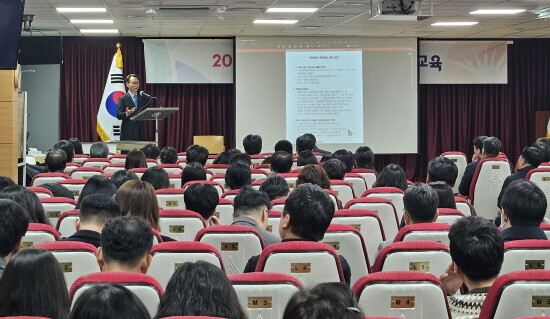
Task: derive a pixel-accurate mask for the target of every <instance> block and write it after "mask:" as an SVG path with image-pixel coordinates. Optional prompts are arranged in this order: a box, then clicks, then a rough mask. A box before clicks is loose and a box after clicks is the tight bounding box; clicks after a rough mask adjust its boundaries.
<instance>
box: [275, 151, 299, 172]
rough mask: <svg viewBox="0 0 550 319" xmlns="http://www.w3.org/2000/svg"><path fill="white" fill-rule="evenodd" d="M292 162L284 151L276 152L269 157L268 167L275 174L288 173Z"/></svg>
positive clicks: (290, 157) (290, 156) (288, 154)
mask: <svg viewBox="0 0 550 319" xmlns="http://www.w3.org/2000/svg"><path fill="white" fill-rule="evenodd" d="M292 164H294V161H293V159H292V155H291V154H290V153H287V152H285V151H278V152H275V153H274V154H273V155H271V162H270V165H271V166H270V167H271V170H272V171H274V172H275V173H288V172H290V170H291V169H292Z"/></svg>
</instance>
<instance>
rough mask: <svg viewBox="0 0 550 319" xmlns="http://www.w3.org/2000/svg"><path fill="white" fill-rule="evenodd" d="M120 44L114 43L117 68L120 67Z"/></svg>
mask: <svg viewBox="0 0 550 319" xmlns="http://www.w3.org/2000/svg"><path fill="white" fill-rule="evenodd" d="M121 47H122V45H120V42H118V43H117V44H116V53H115V56H116V67H117V68H119V69H122V52H121V51H120V48H121Z"/></svg>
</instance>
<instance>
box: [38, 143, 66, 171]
mask: <svg viewBox="0 0 550 319" xmlns="http://www.w3.org/2000/svg"><path fill="white" fill-rule="evenodd" d="M44 161H45V163H46V169H47V170H48V172H50V173H63V172H64V171H65V167H67V161H68V157H67V154H66V153H65V151H64V150H62V149H60V148H52V149H51V150H50V151H49V152H48V154H46V158H45V159H44Z"/></svg>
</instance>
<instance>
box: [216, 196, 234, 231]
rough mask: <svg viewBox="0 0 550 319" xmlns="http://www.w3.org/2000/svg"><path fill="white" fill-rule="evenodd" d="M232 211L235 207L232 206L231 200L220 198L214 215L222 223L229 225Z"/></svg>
mask: <svg viewBox="0 0 550 319" xmlns="http://www.w3.org/2000/svg"><path fill="white" fill-rule="evenodd" d="M234 212H235V208H234V207H233V201H232V200H229V199H227V198H220V201H219V202H218V206H216V212H215V215H216V217H218V219H219V220H220V223H221V224H222V225H231V223H233V213H234Z"/></svg>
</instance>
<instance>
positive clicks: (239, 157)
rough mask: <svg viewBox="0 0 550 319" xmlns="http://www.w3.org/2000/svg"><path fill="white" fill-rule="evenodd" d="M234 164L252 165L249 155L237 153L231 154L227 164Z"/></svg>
mask: <svg viewBox="0 0 550 319" xmlns="http://www.w3.org/2000/svg"><path fill="white" fill-rule="evenodd" d="M235 162H243V163H245V164H246V165H248V166H250V165H252V159H251V158H250V155H249V154H248V153H241V152H239V153H233V154H231V156H230V157H229V163H228V164H229V165H231V164H233V163H235Z"/></svg>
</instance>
